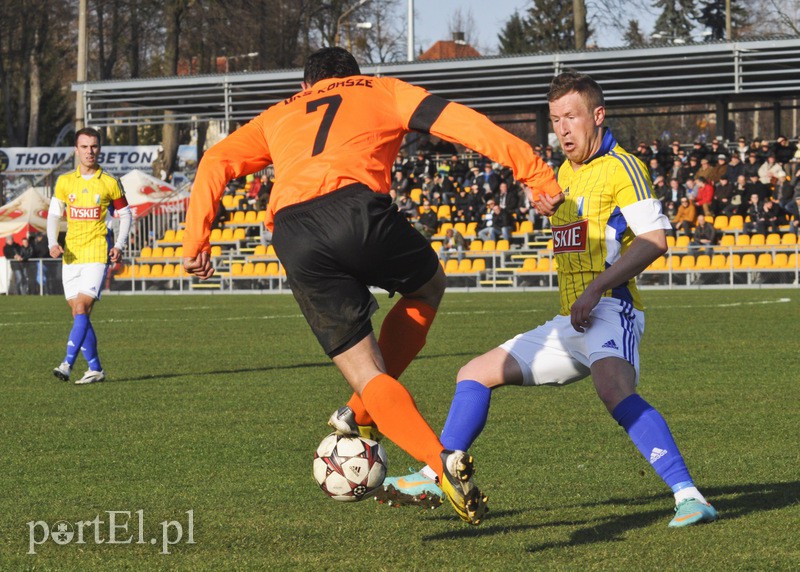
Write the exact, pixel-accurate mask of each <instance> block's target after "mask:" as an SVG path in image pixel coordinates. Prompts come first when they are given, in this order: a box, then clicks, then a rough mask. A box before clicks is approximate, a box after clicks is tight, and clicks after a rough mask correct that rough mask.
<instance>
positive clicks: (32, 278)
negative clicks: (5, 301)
mask: <svg viewBox="0 0 800 572" xmlns="http://www.w3.org/2000/svg"><path fill="white" fill-rule="evenodd" d="M19 255H20V265H21V266H22V276H23V278H22V284H23V285H24V292H20V294H38V293H39V292H38V289H37V282H36V263H35V262H31V258H34V254H33V245H32V244H31V241H30V238H28V237H27V236H23V237H22V240H21V241H20V245H19Z"/></svg>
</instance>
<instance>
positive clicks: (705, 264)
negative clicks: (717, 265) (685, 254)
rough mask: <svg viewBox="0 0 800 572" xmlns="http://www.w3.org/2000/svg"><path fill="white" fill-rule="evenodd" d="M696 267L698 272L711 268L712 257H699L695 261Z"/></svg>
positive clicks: (706, 255)
mask: <svg viewBox="0 0 800 572" xmlns="http://www.w3.org/2000/svg"><path fill="white" fill-rule="evenodd" d="M694 267H695V268H696V269H698V270H706V269H708V268H711V257H710V256H709V255H708V254H701V255H699V256H698V257H697V258H696V259H695V261H694Z"/></svg>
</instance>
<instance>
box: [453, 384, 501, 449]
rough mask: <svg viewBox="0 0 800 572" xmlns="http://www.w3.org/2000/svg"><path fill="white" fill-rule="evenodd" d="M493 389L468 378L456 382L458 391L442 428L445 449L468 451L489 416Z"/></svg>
mask: <svg viewBox="0 0 800 572" xmlns="http://www.w3.org/2000/svg"><path fill="white" fill-rule="evenodd" d="M491 396H492V390H491V389H489V388H488V387H486V386H485V385H481V384H480V383H478V382H477V381H473V380H471V379H467V380H464V381H460V382H458V383H457V384H456V393H455V395H454V396H453V402H452V403H451V404H450V412H449V413H448V414H447V421H445V422H444V429H442V437H441V441H442V445H444V448H445V449H454V450H455V449H457V450H460V451H466V450H467V449H469V447H470V445H472V443H473V441H475V439H477V438H478V435H480V433H481V431H483V427H484V425H486V419H487V418H488V417H489V400H490V399H491Z"/></svg>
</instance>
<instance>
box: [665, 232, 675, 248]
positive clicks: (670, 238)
mask: <svg viewBox="0 0 800 572" xmlns="http://www.w3.org/2000/svg"><path fill="white" fill-rule="evenodd" d="M674 246H675V237H674V236H672V235H667V248H674Z"/></svg>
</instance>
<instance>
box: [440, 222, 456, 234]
mask: <svg viewBox="0 0 800 572" xmlns="http://www.w3.org/2000/svg"><path fill="white" fill-rule="evenodd" d="M450 228H453V223H452V222H443V223H442V224H440V225H439V232H437V233H436V234H444V233H445V232H447V229H450Z"/></svg>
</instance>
